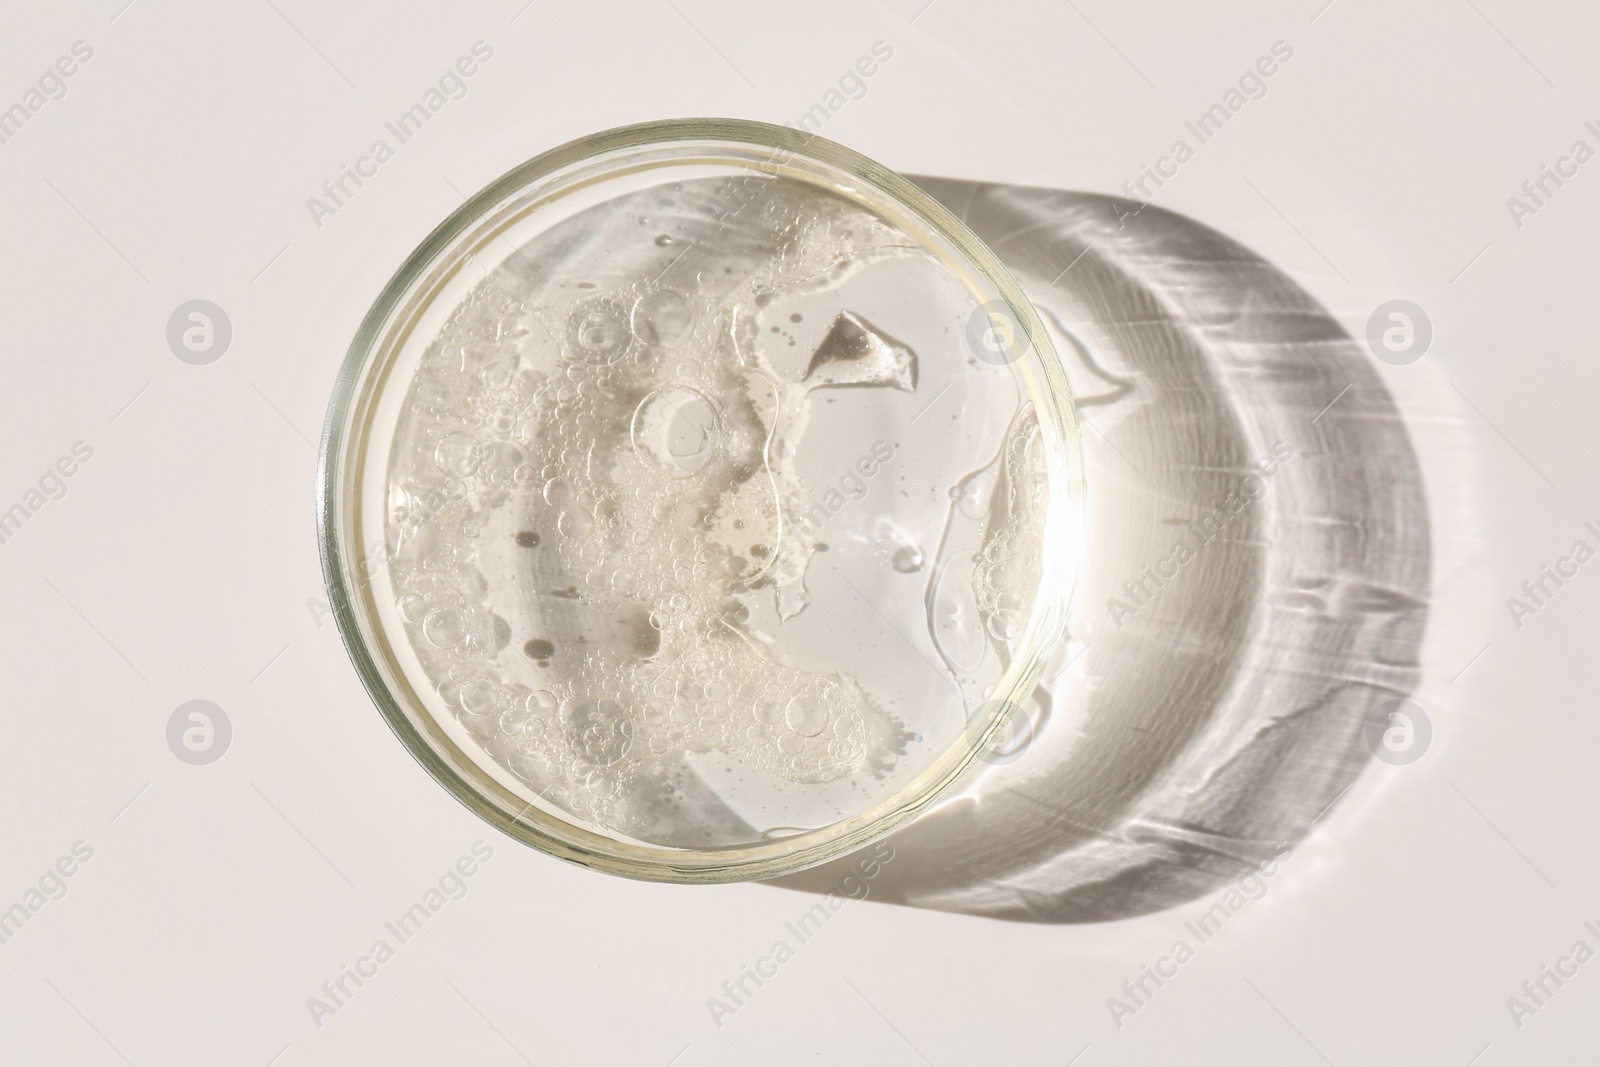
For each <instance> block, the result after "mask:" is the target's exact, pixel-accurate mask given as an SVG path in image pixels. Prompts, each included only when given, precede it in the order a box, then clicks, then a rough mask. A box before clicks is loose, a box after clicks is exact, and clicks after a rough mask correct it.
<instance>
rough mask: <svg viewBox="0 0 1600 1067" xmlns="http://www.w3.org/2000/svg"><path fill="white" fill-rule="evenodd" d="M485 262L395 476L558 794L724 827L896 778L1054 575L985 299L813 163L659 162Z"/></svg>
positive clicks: (413, 594) (681, 831) (985, 679)
mask: <svg viewBox="0 0 1600 1067" xmlns="http://www.w3.org/2000/svg"><path fill="white" fill-rule="evenodd" d="M496 254H497V255H502V254H503V255H504V258H503V260H502V261H501V262H500V263H499V264H498V266H497V267H495V268H494V269H493V270H491V271H489V272H488V273H487V274H486V276H485V277H484V278H483V280H482V281H480V282H479V283H477V284H476V285H475V286H474V287H473V288H472V289H471V290H470V292H469V294H468V295H467V297H466V298H465V299H464V300H463V301H462V302H461V303H460V305H459V306H458V307H457V308H456V309H455V310H454V311H453V312H452V313H451V314H450V316H449V318H448V321H447V322H446V323H445V325H444V327H443V329H442V330H440V331H439V333H438V335H437V336H436V337H435V338H434V339H433V340H432V341H431V343H429V344H428V346H427V348H426V351H425V353H424V354H423V356H422V358H421V362H420V364H419V366H418V368H417V370H416V373H415V375H414V377H413V378H412V380H411V382H410V383H409V387H408V392H407V395H406V399H405V403H404V405H403V409H402V414H401V415H400V418H399V421H398V424H397V426H396V430H395V438H394V443H393V447H392V450H391V451H390V459H389V468H388V470H387V472H386V487H387V508H386V523H387V525H386V530H385V537H386V540H387V549H388V567H389V579H390V582H391V585H392V589H393V595H394V597H395V606H396V608H397V610H398V613H399V615H400V617H401V618H402V619H403V620H404V627H405V638H406V640H407V641H408V642H409V644H410V647H411V650H412V651H413V652H414V653H415V656H416V659H417V661H418V663H419V664H420V665H421V669H422V671H423V672H424V674H425V675H426V677H427V679H428V680H429V682H430V683H431V684H432V685H433V687H434V690H435V694H436V697H437V700H438V701H439V702H441V703H442V704H444V705H445V706H446V707H447V708H448V709H449V714H450V715H451V716H453V717H454V718H455V719H456V720H457V721H458V722H459V723H460V724H461V726H462V727H463V728H464V730H465V732H466V733H467V735H469V736H470V738H471V739H472V740H473V742H474V743H476V744H477V745H478V746H480V747H481V749H482V752H483V753H484V754H485V755H486V756H487V757H488V758H489V759H491V760H493V761H494V762H495V763H496V764H497V765H498V766H499V767H501V768H503V769H504V770H505V771H506V772H508V773H509V774H510V775H511V776H513V777H514V778H515V780H516V781H518V782H520V783H522V784H523V785H525V786H526V787H527V789H528V791H529V793H530V794H531V795H532V796H533V797H534V798H536V799H537V802H538V803H541V804H543V805H546V806H547V807H549V808H551V809H553V810H557V811H560V812H564V813H566V814H567V815H569V816H571V817H573V818H575V819H576V820H578V821H580V822H582V823H585V824H589V825H591V826H593V827H597V828H600V829H603V830H605V831H607V832H610V833H613V834H617V835H621V836H624V837H627V838H632V839H635V840H638V841H642V842H648V843H651V844H658V845H666V846H675V847H682V848H694V849H704V848H707V847H712V848H722V847H725V846H736V845H739V844H743V843H748V842H753V841H758V840H761V839H763V838H772V837H776V836H782V835H784V834H788V833H793V832H796V831H803V830H807V829H811V828H814V827H818V826H823V825H826V824H829V823H832V822H836V821H837V820H839V819H841V818H845V817H847V816H849V815H852V814H855V813H858V812H860V811H862V810H865V809H866V808H868V807H870V806H872V805H873V804H875V803H878V802H879V801H882V800H884V799H887V798H889V797H891V796H893V795H894V794H895V793H896V792H898V791H899V790H900V789H902V788H904V787H905V785H906V783H907V782H908V781H909V780H910V778H911V777H913V776H914V775H915V774H916V773H917V772H918V771H919V770H921V769H922V768H924V767H926V766H927V765H928V764H929V763H930V762H931V761H932V760H933V759H934V758H935V757H937V756H938V755H940V754H941V753H943V752H944V751H945V750H946V749H948V748H949V747H950V745H951V744H953V743H955V742H956V741H957V740H958V739H959V738H960V735H961V733H962V731H963V730H964V729H965V727H966V725H967V723H968V722H969V721H970V720H971V719H972V717H973V716H974V714H975V713H976V712H977V711H978V709H979V708H980V707H981V706H982V705H983V704H984V702H985V701H986V700H988V699H989V697H990V696H991V694H992V693H993V692H994V690H995V687H996V686H997V685H998V684H999V682H1000V680H1001V678H1002V676H1003V675H1004V674H1005V672H1006V668H1007V666H1008V664H1009V663H1010V661H1011V659H1012V657H1013V656H1014V655H1015V653H1016V643H1017V642H1018V641H1019V639H1021V637H1022V636H1023V631H1024V629H1025V626H1026V623H1027V621H1028V619H1029V617H1030V613H1031V611H1032V607H1033V605H1032V602H1031V598H1032V595H1033V591H1034V590H1035V589H1036V588H1038V586H1039V585H1040V570H1041V568H1042V566H1043V558H1044V553H1043V551H1042V544H1041V531H1042V529H1043V525H1044V521H1045V511H1046V506H1047V504H1048V499H1047V493H1046V484H1047V483H1046V476H1045V461H1044V456H1043V454H1042V453H1043V445H1042V444H1041V441H1040V434H1039V431H1038V429H1037V427H1036V424H1035V422H1034V419H1033V413H1032V408H1031V406H1030V405H1029V404H1028V403H1027V394H1026V391H1025V389H1024V388H1023V386H1022V384H1021V382H1020V381H1019V380H1018V378H1017V376H1016V374H1015V372H1014V369H1013V368H1010V367H1005V366H995V365H993V364H992V363H989V362H985V361H982V360H978V359H975V358H974V356H973V353H972V352H971V351H970V350H969V348H968V340H967V338H968V330H967V325H968V322H969V320H970V318H971V317H972V315H973V314H974V312H976V311H977V309H978V307H979V303H980V301H979V300H978V299H977V298H976V297H975V296H974V295H973V293H972V291H971V290H970V288H969V287H968V285H967V284H966V283H965V282H964V281H963V280H962V279H961V278H959V277H957V276H956V274H955V273H954V272H953V271H951V270H950V269H949V268H948V267H947V266H946V265H945V264H944V263H943V262H941V261H940V260H939V259H938V258H936V257H935V256H934V255H933V254H932V253H931V252H929V251H928V250H927V249H926V248H924V247H922V246H921V245H919V244H916V243H914V242H912V241H911V240H910V239H909V238H908V237H907V236H906V235H905V234H904V233H903V232H902V231H901V230H899V229H897V228H895V227H894V226H892V225H890V224H888V223H887V222H885V221H884V220H883V219H881V218H880V217H879V216H877V215H876V214H874V213H872V212H870V211H868V210H867V209H866V208H864V207H862V206H861V205H860V204H858V203H856V202H855V201H853V200H851V199H848V198H846V197H844V196H841V195H838V194H836V193H834V192H832V191H829V190H826V189H823V188H820V187H818V186H816V185H813V184H809V183H807V182H802V181H799V180H793V179H788V178H766V179H762V180H761V181H759V182H758V183H756V185H755V187H752V183H751V180H750V179H749V178H744V179H737V178H727V177H716V178H694V179H689V180H685V181H682V182H675V183H670V184H663V185H658V186H654V187H650V188H646V189H644V190H642V191H633V192H630V193H627V194H625V195H622V196H619V197H617V198H615V199H612V200H609V201H606V202H603V203H600V204H598V205H596V206H593V207H590V208H587V209H585V210H584V211H582V212H581V213H579V214H577V215H575V216H573V217H571V218H568V219H566V220H565V221H564V222H562V223H560V224H557V225H555V226H553V227H550V228H549V229H546V230H544V231H543V232H541V233H540V234H539V235H538V236H537V237H535V238H534V239H532V240H531V241H528V242H527V243H525V244H524V245H522V246H521V247H518V248H516V249H515V250H514V251H513V250H511V249H510V248H509V247H502V248H501V249H500V250H499V251H498V252H497V253H496Z"/></svg>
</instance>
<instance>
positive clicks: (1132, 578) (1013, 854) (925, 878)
mask: <svg viewBox="0 0 1600 1067" xmlns="http://www.w3.org/2000/svg"><path fill="white" fill-rule="evenodd" d="M914 180H915V181H917V182H918V183H919V184H920V185H922V186H923V188H925V189H927V190H928V191H929V192H931V193H932V194H933V195H934V196H936V197H937V198H939V199H940V200H941V201H943V202H944V203H945V204H946V205H947V206H948V207H949V208H950V209H951V210H952V211H954V212H955V213H956V214H957V215H959V216H960V217H961V218H962V219H963V220H964V221H965V222H966V223H967V225H968V226H970V227H971V228H972V229H973V230H974V231H975V232H976V233H977V235H978V236H979V237H980V238H982V239H983V240H984V241H985V242H987V243H988V244H989V246H990V247H991V248H993V249H994V250H995V251H996V252H997V253H998V254H999V256H1000V258H1001V259H1002V260H1004V261H1005V263H1006V265H1007V266H1008V267H1009V268H1010V269H1011V271H1012V272H1013V274H1014V275H1015V276H1016V278H1017V279H1018V281H1019V282H1020V283H1021V285H1022V288H1023V289H1024V290H1025V291H1026V292H1027V294H1028V296H1029V297H1030V298H1031V299H1032V300H1033V302H1034V304H1035V306H1036V307H1038V309H1039V311H1040V312H1041V315H1042V317H1043V318H1044V320H1045V322H1046V325H1047V326H1048V327H1049V328H1050V330H1051V331H1052V333H1053V334H1054V337H1055V340H1056V343H1057V346H1058V348H1059V350H1060V352H1061V354H1062V358H1063V360H1064V362H1065V363H1066V364H1067V368H1068V377H1069V379H1070V380H1071V382H1072V386H1073V391H1074V394H1075V395H1076V396H1077V397H1078V403H1079V405H1080V409H1081V414H1082V415H1083V421H1084V424H1085V425H1084V438H1085V440H1084V445H1085V453H1086V462H1087V467H1088V484H1089V487H1090V498H1089V507H1088V537H1087V546H1088V547H1087V551H1086V556H1085V560H1084V564H1083V571H1082V574H1081V575H1080V577H1079V580H1078V584H1077V588H1076V591H1075V593H1074V608H1073V615H1072V624H1071V629H1072V634H1071V637H1070V639H1069V640H1068V641H1067V642H1065V643H1064V644H1063V647H1062V649H1061V650H1060V652H1059V654H1058V656H1057V658H1056V661H1055V664H1054V665H1053V666H1052V667H1051V668H1050V669H1049V670H1047V672H1046V674H1045V678H1046V679H1047V680H1046V682H1045V683H1043V684H1042V685H1041V686H1040V688H1039V691H1038V694H1037V696H1036V700H1035V706H1034V707H1032V708H1030V709H1028V712H1029V716H1030V722H1029V723H1028V724H1027V725H1026V727H1025V729H1024V730H1023V733H1024V734H1025V735H1027V736H1029V737H1031V742H1029V743H1027V744H1026V747H1025V750H1023V751H1020V752H1016V753H1012V754H1010V755H1008V756H1006V757H1005V758H996V759H991V760H990V761H989V762H988V764H987V765H985V766H983V767H982V768H981V769H980V771H979V772H978V773H977V774H976V775H975V776H974V777H973V778H971V779H970V780H969V781H968V783H967V785H966V787H965V788H964V789H963V790H962V791H961V792H959V793H957V794H956V795H954V796H952V797H951V798H950V799H948V800H946V801H944V802H943V803H941V804H940V805H939V806H937V807H936V808H934V809H931V810H930V811H928V812H926V813H925V814H924V815H922V816H921V817H920V818H918V819H917V820H916V821H915V822H913V823H911V824H910V825H908V826H906V827H904V828H902V829H901V830H899V831H897V832H896V833H894V834H893V835H891V836H890V837H889V838H888V839H887V841H888V843H889V845H891V846H892V847H893V850H894V851H893V857H894V858H893V860H892V862H889V863H885V864H883V865H882V866H881V867H880V868H879V869H878V871H877V873H876V875H875V877H874V878H873V881H872V884H871V896H872V898H873V899H875V900H880V901H888V902H893V903H897V904H903V905H907V906H911V907H919V908H933V909H938V910H943V911H952V912H961V913H965V914H971V915H983V916H989V917H992V918H998V919H1008V920H1015V921H1025V922H1043V923H1085V922H1102V921H1107V920H1112V919H1122V918H1128V917H1132V916H1137V915H1141V914H1144V913H1148V912H1152V911H1158V910H1161V909H1164V908H1169V907H1172V906H1174V905H1177V904H1181V903H1183V902H1185V901H1188V900H1192V899H1194V898H1196V897H1198V896H1202V895H1204V894H1206V893H1208V892H1211V891H1213V890H1216V889H1218V888H1220V887H1222V886H1223V885H1225V884H1227V883H1230V882H1233V881H1236V880H1237V879H1239V878H1240V877H1242V876H1243V875H1245V874H1247V873H1250V872H1251V871H1252V870H1254V869H1255V868H1256V867H1257V865H1259V864H1260V863H1262V862H1264V861H1266V860H1268V859H1271V858H1273V857H1274V855H1275V854H1276V853H1275V852H1274V849H1275V847H1276V846H1279V845H1281V843H1283V842H1293V841H1296V840H1298V839H1300V838H1301V837H1303V836H1304V835H1305V834H1306V833H1307V832H1308V831H1309V829H1310V827H1311V825H1312V823H1313V822H1314V821H1315V820H1317V819H1318V818H1319V817H1320V816H1321V815H1322V813H1323V812H1324V811H1325V810H1326V809H1327V808H1328V807H1329V806H1330V805H1332V804H1333V803H1334V802H1335V801H1336V800H1337V799H1338V798H1339V796H1341V795H1342V793H1343V792H1344V790H1345V789H1346V788H1347V787H1348V786H1349V785H1350V783H1351V782H1352V781H1354V779H1355V778H1356V776H1357V775H1358V774H1359V773H1360V771H1361V769H1362V767H1363V766H1364V765H1365V764H1366V762H1367V760H1368V759H1369V758H1370V757H1371V755H1372V752H1371V750H1370V749H1369V747H1368V744H1367V741H1366V739H1365V738H1366V730H1365V727H1366V725H1367V720H1368V718H1369V716H1372V715H1373V714H1374V713H1375V712H1379V711H1381V709H1382V707H1383V705H1384V704H1386V703H1387V702H1389V701H1392V700H1395V699H1398V698H1401V697H1405V696H1406V695H1408V694H1409V693H1410V692H1411V691H1412V690H1413V689H1414V688H1415V686H1416V683H1417V680H1418V675H1419V668H1418V652H1419V646H1420V644H1421V640H1422V633H1423V627H1424V624H1425V622H1426V616H1427V606H1428V595H1429V585H1428V583H1429V558H1430V550H1429V532H1428V513H1427V506H1426V502H1425V497H1424V491H1423V483H1422V474H1421V470H1420V468H1419V466H1418V463H1417V459H1416V456H1415V454H1414V452H1413V450H1412V447H1411V443H1410V439H1409V438H1408V436H1407V433H1406V429H1405V426H1404V424H1403V423H1402V421H1401V418H1400V415H1399V412H1398V411H1397V409H1396V407H1395V405H1394V403H1393V401H1392V400H1391V398H1390V396H1389V394H1388V392H1387V391H1386V390H1385V388H1384V386H1383V384H1382V383H1381V382H1380V381H1379V379H1378V377H1377V375H1376V374H1375V373H1374V371H1373V369H1372V367H1371V366H1370V364H1369V362H1368V357H1367V356H1366V355H1365V353H1363V352H1362V351H1361V349H1360V348H1359V347H1358V346H1357V345H1356V344H1355V342H1353V341H1352V340H1351V339H1350V337H1349V336H1348V335H1347V334H1346V333H1345V332H1344V330H1343V329H1342V328H1341V327H1340V326H1339V324H1338V323H1337V322H1336V321H1335V320H1334V319H1333V317H1332V316H1331V315H1329V314H1328V312H1327V311H1326V310H1324V309H1323V308H1322V307H1321V306H1320V305H1318V304H1317V303H1316V301H1314V300H1313V299H1312V298H1311V297H1310V296H1309V295H1308V294H1307V293H1306V292H1305V291H1304V290H1302V289H1301V288H1300V287H1299V286H1298V285H1296V284H1295V283H1294V282H1293V281H1292V280H1290V278H1289V277H1288V276H1286V275H1285V274H1284V273H1283V272H1282V271H1280V270H1278V269H1277V268H1276V267H1274V266H1272V265H1271V264H1270V263H1268V262H1266V261H1265V260H1263V259H1262V258H1261V257H1259V256H1257V255H1255V254H1254V253H1252V252H1251V251H1249V250H1248V249H1246V248H1244V247H1242V246H1241V245H1239V244H1237V243H1236V242H1234V241H1232V240H1230V239H1228V238H1227V237H1224V236H1222V235H1221V234H1219V233H1217V232H1215V231H1213V230H1210V229H1208V228H1206V227H1205V226H1202V225H1200V224H1199V223H1197V222H1194V221H1192V220H1190V219H1187V218H1184V217H1182V216H1180V215H1176V214H1173V213H1171V212H1167V211H1162V210H1160V209H1157V208H1154V207H1148V206H1147V207H1145V208H1144V209H1143V210H1142V211H1139V212H1138V213H1137V214H1132V212H1133V211H1134V209H1135V207H1136V206H1137V205H1135V204H1133V203H1130V202H1127V201H1121V200H1116V199H1113V198H1110V197H1105V196H1098V195H1090V194H1084V193H1072V192H1062V191H1056V190H1048V189H1031V188H1021V187H1016V186H1007V185H989V184H980V183H973V182H964V181H953V180H945V179H936V178H916V179H914ZM1179 545H1182V546H1183V548H1181V549H1180V548H1179V547H1178V546H1179ZM852 863H853V858H852V857H846V858H844V859H841V860H838V861H835V862H833V863H830V864H826V865H823V866H821V867H818V868H814V869H812V870H810V871H806V872H803V873H801V874H799V875H793V876H789V877H786V878H783V879H778V880H775V881H774V882H772V883H771V884H774V885H779V886H785V887H788V888H793V889H800V890H805V891H810V892H827V891H830V890H836V889H837V887H838V885H839V884H840V883H841V879H842V878H843V877H845V876H846V875H847V874H849V872H850V869H851V866H852Z"/></svg>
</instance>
